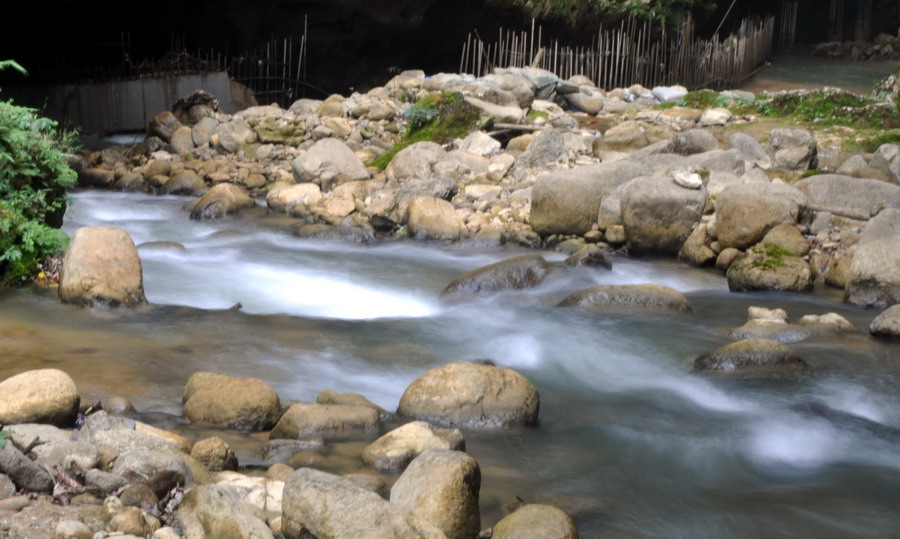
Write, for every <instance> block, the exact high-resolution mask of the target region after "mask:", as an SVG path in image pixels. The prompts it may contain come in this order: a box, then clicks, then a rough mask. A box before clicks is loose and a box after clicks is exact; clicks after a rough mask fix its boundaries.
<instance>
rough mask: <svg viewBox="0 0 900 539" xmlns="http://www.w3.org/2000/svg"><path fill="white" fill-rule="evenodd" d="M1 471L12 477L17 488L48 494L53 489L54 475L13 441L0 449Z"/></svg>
mask: <svg viewBox="0 0 900 539" xmlns="http://www.w3.org/2000/svg"><path fill="white" fill-rule="evenodd" d="M0 473H3V474H6V475H7V476H8V477H9V478H10V479H12V482H13V483H15V485H16V488H19V489H23V490H27V491H31V492H42V493H47V494H49V493H50V492H52V491H53V477H51V475H50V473H48V472H47V470H45V469H44V468H42V467H41V466H39V465H38V464H37V463H35V462H34V461H32V460H31V459H30V458H28V457H26V456H25V455H23V454H22V452H21V451H19V450H18V448H16V446H14V445H13V444H11V443H6V444H5V445H4V446H3V448H2V449H0Z"/></svg>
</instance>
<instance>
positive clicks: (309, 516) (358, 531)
mask: <svg viewBox="0 0 900 539" xmlns="http://www.w3.org/2000/svg"><path fill="white" fill-rule="evenodd" d="M281 507H282V533H283V534H284V536H285V538H286V539H306V538H308V537H316V538H317V539H345V538H349V537H371V538H373V539H374V538H376V537H396V538H398V539H421V538H427V539H443V538H445V537H446V536H445V535H444V533H443V532H442V531H441V530H440V529H438V528H437V527H436V526H434V525H433V524H431V523H430V522H426V521H424V520H422V519H420V518H418V517H415V516H413V515H411V514H409V512H407V511H406V510H404V509H403V508H402V507H400V506H398V505H396V504H392V503H390V502H387V501H385V500H384V499H383V498H382V497H381V496H379V495H378V494H376V493H374V492H370V491H368V490H366V489H364V488H362V487H360V486H358V485H357V484H356V483H354V482H353V481H352V480H350V479H345V478H343V477H339V476H336V475H332V474H328V473H325V472H320V471H318V470H313V469H310V468H301V469H299V470H297V471H296V472H294V473H293V474H291V476H290V477H289V478H288V480H287V481H285V483H284V494H283V498H282V501H281Z"/></svg>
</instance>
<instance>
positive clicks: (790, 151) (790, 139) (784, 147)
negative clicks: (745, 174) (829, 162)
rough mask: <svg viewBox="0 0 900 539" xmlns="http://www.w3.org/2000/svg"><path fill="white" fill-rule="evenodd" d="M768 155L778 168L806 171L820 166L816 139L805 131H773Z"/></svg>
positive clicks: (778, 129) (781, 129)
mask: <svg viewBox="0 0 900 539" xmlns="http://www.w3.org/2000/svg"><path fill="white" fill-rule="evenodd" d="M768 154H769V156H770V157H771V158H772V162H773V164H774V166H775V167H777V168H785V169H788V170H799V171H805V170H809V169H811V168H816V167H817V166H818V157H817V155H818V146H817V145H816V139H815V138H813V136H812V134H810V132H809V131H806V130H804V129H784V128H777V129H773V130H772V131H771V132H770V133H769V147H768Z"/></svg>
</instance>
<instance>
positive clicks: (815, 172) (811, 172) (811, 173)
mask: <svg viewBox="0 0 900 539" xmlns="http://www.w3.org/2000/svg"><path fill="white" fill-rule="evenodd" d="M819 174H828V171H826V170H817V169H813V170H807V171H806V172H804V173H803V174H801V175H800V178H799V179H801V180H802V179H803V178H809V177H810V176H818V175H819Z"/></svg>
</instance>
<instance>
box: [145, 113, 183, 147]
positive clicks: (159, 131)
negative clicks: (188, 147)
mask: <svg viewBox="0 0 900 539" xmlns="http://www.w3.org/2000/svg"><path fill="white" fill-rule="evenodd" d="M181 127H183V124H182V123H181V122H179V121H178V118H177V117H175V115H174V114H172V113H171V112H169V111H167V110H165V111H163V112H160V113H159V114H157V115H156V117H155V118H153V120H152V121H151V122H150V127H149V128H148V129H147V134H148V135H149V136H156V137H159V138H161V139H162V140H164V141H165V142H169V141H170V140H172V135H174V134H175V132H176V131H178V129H179V128H181Z"/></svg>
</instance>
